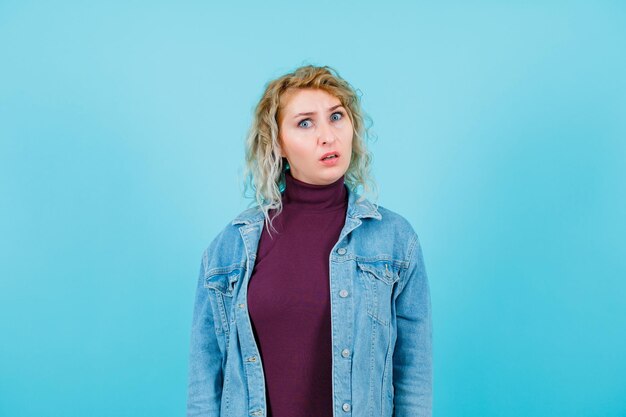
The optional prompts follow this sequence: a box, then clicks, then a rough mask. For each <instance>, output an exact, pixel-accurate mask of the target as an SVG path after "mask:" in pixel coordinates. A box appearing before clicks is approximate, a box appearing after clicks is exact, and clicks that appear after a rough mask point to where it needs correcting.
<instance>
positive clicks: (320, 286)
mask: <svg viewBox="0 0 626 417" xmlns="http://www.w3.org/2000/svg"><path fill="white" fill-rule="evenodd" d="M365 130H366V129H365V128H364V116H363V112H362V109H361V106H360V100H359V97H358V96H357V94H356V92H355V90H354V89H353V88H352V86H351V85H350V84H349V83H348V82H347V81H345V80H344V79H342V78H341V77H340V76H339V75H338V74H337V72H336V71H335V70H334V69H332V68H330V67H327V66H325V67H316V66H311V65H309V66H303V67H300V68H298V69H296V70H295V71H293V72H291V73H289V74H286V75H284V76H282V77H280V78H278V79H276V80H273V81H271V82H269V83H268V84H267V86H266V89H265V92H264V94H263V96H262V97H261V100H260V101H259V103H258V105H257V107H256V111H255V115H254V120H253V123H252V127H251V129H250V132H249V136H248V140H247V149H246V162H247V170H246V180H247V184H248V185H249V186H250V187H251V188H252V190H253V191H254V197H255V199H254V202H253V206H252V207H250V208H248V209H247V210H245V211H243V212H242V213H240V214H239V215H238V216H237V217H236V218H235V219H234V220H233V221H232V222H230V223H229V224H228V225H227V226H226V227H225V228H224V229H223V230H222V231H221V232H220V233H219V234H218V236H217V237H216V238H215V239H214V240H213V241H212V242H211V243H210V245H209V246H208V248H207V249H206V250H205V251H204V253H203V256H202V262H201V266H200V273H199V279H198V286H197V290H196V298H195V305H194V312H193V324H192V330H191V346H190V363H189V365H190V368H189V387H188V389H189V391H188V393H189V395H188V404H187V415H188V416H189V417H192V416H203V417H208V416H221V417H243V416H271V417H332V416H335V417H339V416H359V417H360V416H363V417H365V416H384V417H391V416H394V417H425V416H431V415H432V411H431V409H432V324H431V305H430V294H429V286H428V280H427V275H426V270H425V267H424V261H423V257H422V250H421V247H420V242H419V239H418V236H417V234H416V233H415V231H414V229H413V228H412V226H411V225H410V224H409V222H408V221H407V220H406V219H405V218H403V217H402V216H401V215H399V214H397V213H395V212H393V211H391V210H389V209H386V208H384V207H382V206H378V205H377V204H374V203H372V202H371V201H370V200H369V199H368V198H365V196H362V195H359V194H358V193H357V188H358V187H359V186H361V187H362V188H363V190H364V192H368V191H371V190H372V189H373V188H375V184H374V183H373V181H372V180H371V178H370V161H371V157H370V154H369V153H368V151H367V149H366V144H365V141H364V137H365V133H366V132H365Z"/></svg>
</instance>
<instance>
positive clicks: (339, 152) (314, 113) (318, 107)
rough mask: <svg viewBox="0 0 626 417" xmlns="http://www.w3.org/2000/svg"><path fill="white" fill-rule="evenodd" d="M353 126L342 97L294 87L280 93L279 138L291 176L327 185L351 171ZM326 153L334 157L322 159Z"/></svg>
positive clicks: (281, 150) (322, 91) (311, 182)
mask: <svg viewBox="0 0 626 417" xmlns="http://www.w3.org/2000/svg"><path fill="white" fill-rule="evenodd" d="M352 135H353V128H352V122H351V121H350V117H348V113H347V111H346V109H345V108H344V107H343V106H342V105H341V102H340V101H339V99H338V98H337V97H335V96H333V95H331V94H329V93H327V92H326V91H324V90H318V89H294V90H288V91H286V92H285V93H283V95H282V96H281V99H280V112H279V120H278V137H279V142H280V153H281V156H283V157H285V158H287V161H289V167H290V169H291V174H292V176H293V177H294V178H295V179H297V180H300V181H303V182H306V183H309V184H316V185H326V184H331V183H333V182H335V181H337V180H338V179H339V178H340V177H341V176H342V175H344V174H345V173H346V171H347V170H348V166H349V165H350V158H351V156H352ZM327 154H334V155H336V156H335V157H334V158H332V157H331V158H330V159H322V158H324V157H325V156H326V155H327Z"/></svg>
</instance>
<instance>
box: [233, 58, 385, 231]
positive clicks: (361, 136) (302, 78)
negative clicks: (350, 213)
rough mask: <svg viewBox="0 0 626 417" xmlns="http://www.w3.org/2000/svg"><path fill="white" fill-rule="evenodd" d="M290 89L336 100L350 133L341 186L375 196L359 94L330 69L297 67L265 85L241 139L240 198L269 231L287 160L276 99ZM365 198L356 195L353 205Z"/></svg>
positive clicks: (279, 202) (278, 203)
mask: <svg viewBox="0 0 626 417" xmlns="http://www.w3.org/2000/svg"><path fill="white" fill-rule="evenodd" d="M291 89H320V90H324V91H325V92H327V93H329V94H331V95H333V96H335V97H336V98H338V99H339V101H340V102H341V104H342V105H343V106H344V107H345V109H346V111H347V113H348V116H349V117H350V120H351V121H352V126H353V129H354V135H353V138H352V156H351V160H350V166H349V167H348V170H347V171H346V174H345V178H344V183H345V185H346V186H347V187H348V188H349V189H350V190H351V191H353V192H356V190H357V188H358V187H359V186H361V187H362V188H363V192H364V194H368V195H369V193H371V192H373V193H374V195H375V196H377V194H378V191H377V188H378V187H377V184H376V182H375V181H374V180H373V178H372V176H371V161H372V156H371V153H370V152H369V151H368V150H367V148H366V146H365V140H366V139H370V136H371V135H370V132H369V127H370V126H365V123H364V121H365V120H367V121H369V122H370V125H371V119H370V118H369V116H367V115H366V114H365V113H364V112H363V110H362V109H361V102H360V96H359V95H357V91H358V90H355V89H354V88H353V87H352V86H351V85H350V84H349V83H348V82H347V81H345V80H344V79H343V78H341V77H340V76H339V74H338V72H337V71H336V70H335V69H333V68H331V67H329V66H321V67H320V66H314V65H305V66H301V67H299V68H297V69H296V70H294V71H293V72H290V73H288V74H285V75H283V76H281V77H279V78H277V79H275V80H273V81H270V82H268V83H267V84H266V86H265V91H264V92H263V95H262V97H261V99H260V101H259V102H258V104H257V106H256V109H255V111H254V119H253V121H252V125H251V126H250V129H249V131H248V134H247V139H246V168H245V170H244V197H254V200H253V201H252V202H251V203H250V205H254V204H255V203H256V205H258V206H259V207H260V208H261V210H262V211H263V214H264V216H265V223H266V225H268V224H269V226H270V227H271V228H272V229H274V227H273V225H272V220H273V219H274V218H275V217H276V216H278V215H279V214H280V212H281V211H282V198H281V192H282V191H283V190H284V189H285V170H286V169H289V163H288V161H287V159H286V158H284V157H281V156H280V153H279V139H278V133H279V128H278V116H279V111H280V98H281V96H282V95H283V94H284V93H285V92H286V91H287V90H291ZM359 92H360V91H359ZM250 188H251V189H252V190H253V191H254V195H253V196H248V195H247V191H248V190H249V189H250ZM364 198H365V196H363V195H361V196H360V198H359V200H358V201H362V200H363V199H364ZM272 209H274V210H275V212H274V213H275V214H274V215H273V216H272V218H271V219H270V217H269V212H270V210H272ZM274 230H276V229H274ZM268 231H269V229H268Z"/></svg>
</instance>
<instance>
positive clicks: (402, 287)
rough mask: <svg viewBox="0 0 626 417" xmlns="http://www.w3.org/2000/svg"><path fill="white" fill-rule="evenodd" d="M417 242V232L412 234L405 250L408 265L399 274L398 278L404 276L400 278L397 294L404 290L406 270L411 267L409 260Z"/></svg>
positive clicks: (406, 278) (406, 277)
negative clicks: (407, 248)
mask: <svg viewBox="0 0 626 417" xmlns="http://www.w3.org/2000/svg"><path fill="white" fill-rule="evenodd" d="M417 242H418V237H417V233H415V234H413V239H412V240H411V242H410V244H409V250H408V251H407V256H408V257H407V261H406V262H407V263H408V266H407V268H406V269H405V270H403V271H402V275H400V278H404V279H401V280H400V283H401V284H402V285H399V286H398V287H399V289H398V294H400V293H402V290H404V287H405V286H406V283H407V280H408V278H409V277H408V276H407V271H408V270H409V269H410V268H411V260H412V258H413V251H414V250H415V248H416V247H417ZM416 261H417V259H416Z"/></svg>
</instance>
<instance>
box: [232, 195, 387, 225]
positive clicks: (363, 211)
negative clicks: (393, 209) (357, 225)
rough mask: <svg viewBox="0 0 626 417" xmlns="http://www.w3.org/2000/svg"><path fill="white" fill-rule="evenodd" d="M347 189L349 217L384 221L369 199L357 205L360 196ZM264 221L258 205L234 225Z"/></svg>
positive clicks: (234, 221)
mask: <svg viewBox="0 0 626 417" xmlns="http://www.w3.org/2000/svg"><path fill="white" fill-rule="evenodd" d="M346 188H347V189H348V209H347V216H348V217H350V218H353V219H356V218H366V217H372V218H374V219H378V220H380V219H382V216H381V214H380V212H379V211H378V206H377V205H375V204H373V203H372V202H371V201H369V200H368V199H367V198H364V199H363V200H362V201H360V202H358V203H357V201H356V200H357V199H358V198H359V197H360V195H359V194H358V193H356V192H355V191H353V190H351V189H350V188H349V187H346ZM263 219H264V216H263V211H262V210H261V208H260V207H259V206H258V205H257V206H255V207H251V208H249V209H247V210H245V211H243V212H242V213H240V214H239V215H238V216H237V217H236V218H235V220H233V221H232V224H233V225H236V224H251V223H257V222H261V221H263Z"/></svg>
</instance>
